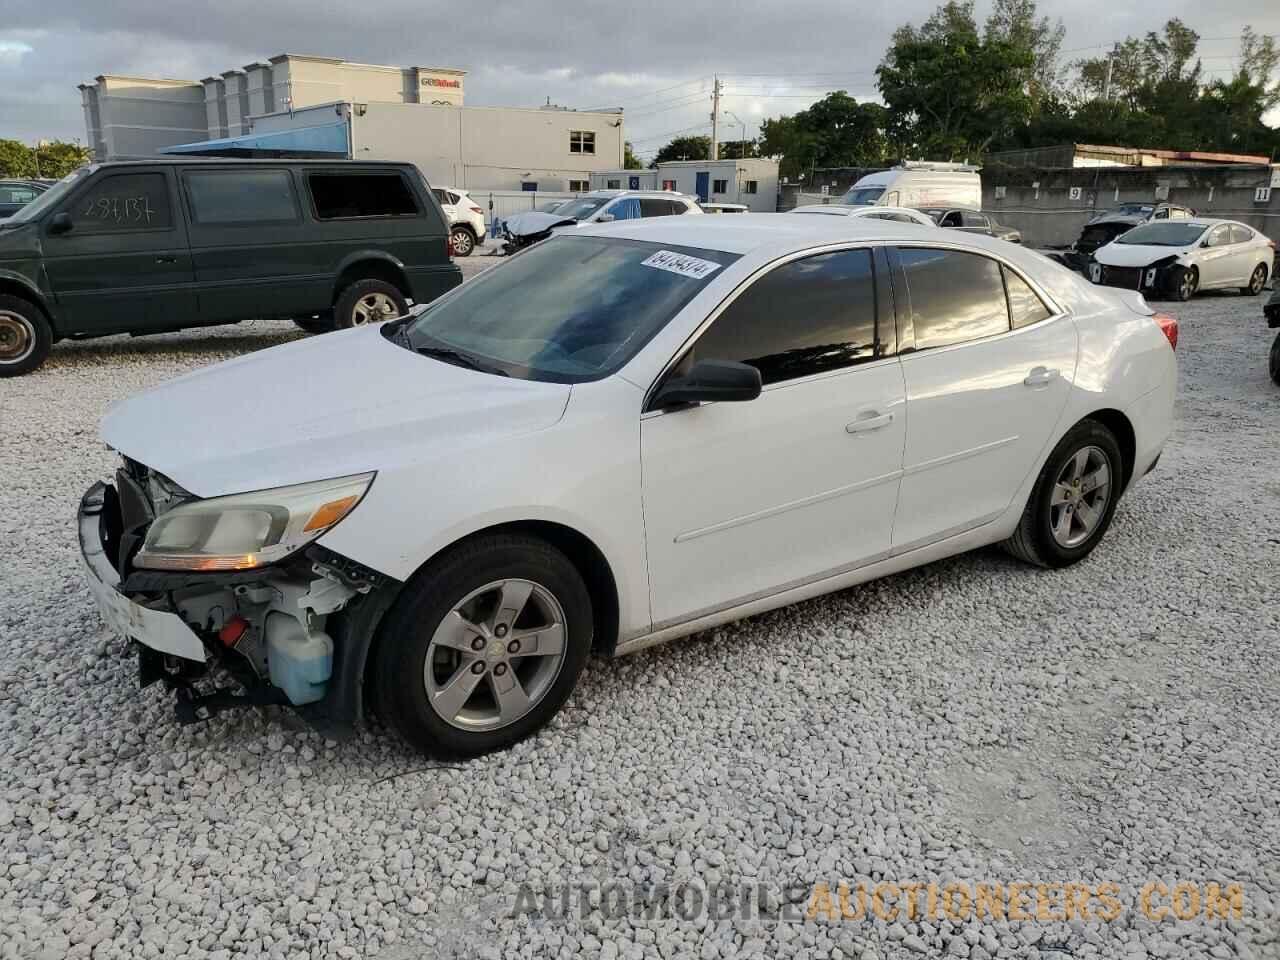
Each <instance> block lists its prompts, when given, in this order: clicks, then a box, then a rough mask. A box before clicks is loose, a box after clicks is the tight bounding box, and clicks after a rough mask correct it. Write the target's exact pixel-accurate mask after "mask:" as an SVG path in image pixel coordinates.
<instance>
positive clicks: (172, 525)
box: [134, 473, 373, 571]
mask: <svg viewBox="0 0 1280 960" xmlns="http://www.w3.org/2000/svg"><path fill="white" fill-rule="evenodd" d="M372 482H373V474H372V473H362V474H359V475H358V476H352V477H338V478H337V479H335V480H319V481H317V482H315V483H300V484H298V485H297V486H292V487H277V488H276V489H274V490H259V491H256V492H254V493H237V494H234V495H233V496H229V497H213V498H211V499H209V500H196V501H193V502H191V503H186V504H183V505H182V506H179V507H174V508H173V509H172V510H170V511H169V512H168V513H165V514H162V515H161V516H159V517H157V518H156V519H155V520H154V521H153V522H152V524H151V529H150V530H149V531H147V539H146V541H145V542H144V543H143V545H142V549H141V550H139V551H138V555H137V557H136V558H135V559H134V563H135V564H136V565H137V566H139V567H145V568H147V569H151V570H202V571H216V570H252V569H254V568H255V567H263V566H266V565H267V564H270V563H275V562H276V561H277V560H281V559H283V558H284V557H287V556H288V555H289V554H291V553H293V552H294V551H295V550H297V549H299V548H300V547H305V546H306V545H307V544H308V543H310V542H311V541H313V540H315V539H316V538H317V537H319V536H320V535H321V534H323V533H324V532H325V531H327V530H330V529H332V528H333V527H334V525H335V524H337V523H338V521H340V520H341V519H342V518H343V517H345V516H346V515H347V514H349V513H350V512H351V511H352V510H354V509H355V507H356V504H358V503H359V502H360V499H361V498H362V497H363V496H364V494H365V491H367V490H368V489H369V484H371V483H372Z"/></svg>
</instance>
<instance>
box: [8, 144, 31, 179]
mask: <svg viewBox="0 0 1280 960" xmlns="http://www.w3.org/2000/svg"><path fill="white" fill-rule="evenodd" d="M35 175H36V155H35V151H33V150H32V149H31V148H30V147H28V146H27V145H26V144H25V143H19V142H18V141H17V140H0V176H5V177H34V176H35Z"/></svg>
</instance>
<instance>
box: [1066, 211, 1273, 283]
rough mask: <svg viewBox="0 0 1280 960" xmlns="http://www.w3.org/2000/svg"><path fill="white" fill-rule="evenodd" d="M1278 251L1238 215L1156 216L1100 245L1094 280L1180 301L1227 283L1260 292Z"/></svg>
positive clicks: (1092, 274) (1092, 268)
mask: <svg viewBox="0 0 1280 960" xmlns="http://www.w3.org/2000/svg"><path fill="white" fill-rule="evenodd" d="M1275 255H1276V245H1275V244H1274V243H1273V242H1272V241H1270V240H1268V239H1267V238H1266V237H1265V236H1263V235H1262V234H1261V233H1259V232H1258V231H1257V230H1254V229H1253V228H1252V227H1249V226H1246V225H1245V224H1243V223H1237V222H1236V221H1235V220H1210V219H1206V218H1203V217H1198V218H1196V219H1194V220H1161V221H1159V222H1157V221H1154V220H1153V221H1151V222H1150V223H1144V224H1142V225H1141V226H1137V227H1134V228H1133V229H1132V230H1130V231H1128V232H1127V233H1123V234H1121V235H1120V236H1118V237H1116V239H1114V240H1112V241H1111V242H1110V243H1108V244H1107V245H1106V246H1103V247H1099V248H1098V250H1097V252H1096V253H1095V254H1094V262H1093V263H1091V264H1089V279H1090V280H1092V281H1093V282H1094V283H1100V284H1105V285H1107V286H1110V287H1124V288H1126V289H1129V290H1141V291H1142V292H1144V293H1152V294H1157V295H1160V294H1163V295H1165V296H1170V297H1174V298H1176V299H1178V300H1190V299H1191V298H1192V297H1193V296H1194V295H1195V294H1196V292H1197V291H1199V290H1218V289H1222V288H1224V287H1226V288H1236V289H1239V290H1240V292H1241V293H1246V294H1249V295H1251V296H1257V295H1258V294H1260V293H1261V292H1262V290H1263V288H1264V287H1265V286H1266V285H1267V276H1268V275H1269V271H1270V270H1271V267H1272V264H1273V263H1274V261H1275Z"/></svg>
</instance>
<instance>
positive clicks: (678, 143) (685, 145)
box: [650, 137, 711, 166]
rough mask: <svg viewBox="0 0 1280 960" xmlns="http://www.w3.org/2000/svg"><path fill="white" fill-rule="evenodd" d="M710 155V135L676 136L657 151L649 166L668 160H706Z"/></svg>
mask: <svg viewBox="0 0 1280 960" xmlns="http://www.w3.org/2000/svg"><path fill="white" fill-rule="evenodd" d="M710 156H711V138H710V137H676V138H675V139H674V140H672V141H671V142H670V143H668V144H667V145H666V146H665V147H663V148H662V149H661V150H659V151H658V153H657V155H655V156H654V158H653V163H652V164H650V166H654V165H656V164H659V163H665V162H666V161H668V160H706V159H707V158H708V157H710Z"/></svg>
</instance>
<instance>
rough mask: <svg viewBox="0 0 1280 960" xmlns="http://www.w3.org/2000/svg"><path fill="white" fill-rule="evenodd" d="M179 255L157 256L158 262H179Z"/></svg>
mask: <svg viewBox="0 0 1280 960" xmlns="http://www.w3.org/2000/svg"><path fill="white" fill-rule="evenodd" d="M177 262H178V258H177V257H156V263H177Z"/></svg>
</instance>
